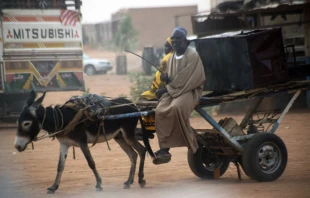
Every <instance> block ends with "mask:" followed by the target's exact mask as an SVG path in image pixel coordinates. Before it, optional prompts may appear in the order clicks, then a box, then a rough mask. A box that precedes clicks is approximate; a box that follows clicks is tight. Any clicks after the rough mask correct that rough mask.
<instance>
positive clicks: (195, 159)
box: [187, 146, 230, 179]
mask: <svg viewBox="0 0 310 198" xmlns="http://www.w3.org/2000/svg"><path fill="white" fill-rule="evenodd" d="M187 161H188V165H189V167H190V169H191V171H192V172H193V173H194V174H195V175H196V176H197V177H199V178H201V179H214V168H215V167H216V166H217V167H218V168H219V170H220V176H222V175H223V174H224V173H225V172H226V170H227V169H228V166H229V163H230V160H229V159H227V158H219V157H218V156H215V155H212V154H211V153H210V152H209V151H208V150H207V148H205V147H204V146H201V147H199V148H198V149H197V151H196V153H192V151H190V150H188V153H187Z"/></svg>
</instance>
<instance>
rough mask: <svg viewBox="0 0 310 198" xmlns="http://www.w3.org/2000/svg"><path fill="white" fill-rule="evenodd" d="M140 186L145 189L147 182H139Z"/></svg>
mask: <svg viewBox="0 0 310 198" xmlns="http://www.w3.org/2000/svg"><path fill="white" fill-rule="evenodd" d="M139 185H140V187H141V188H143V187H144V186H145V185H146V181H145V180H142V181H139Z"/></svg>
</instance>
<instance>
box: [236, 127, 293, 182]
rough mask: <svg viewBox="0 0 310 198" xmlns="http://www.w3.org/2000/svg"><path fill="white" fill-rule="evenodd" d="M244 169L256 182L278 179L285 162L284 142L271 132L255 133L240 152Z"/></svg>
mask: <svg viewBox="0 0 310 198" xmlns="http://www.w3.org/2000/svg"><path fill="white" fill-rule="evenodd" d="M242 164H243V168H244V171H245V172H246V173H247V175H248V176H249V177H251V178H252V179H254V180H256V181H258V182H269V181H274V180H276V179H278V178H279V177H280V176H281V175H282V174H283V172H284V170H285V167H286V164H287V150H286V146H285V144H284V142H283V141H282V140H281V138H280V137H278V136H277V135H275V134H272V133H264V132H261V133H257V134H255V135H254V136H253V137H251V138H250V139H249V140H248V142H247V143H246V144H245V145H244V151H243V154H242Z"/></svg>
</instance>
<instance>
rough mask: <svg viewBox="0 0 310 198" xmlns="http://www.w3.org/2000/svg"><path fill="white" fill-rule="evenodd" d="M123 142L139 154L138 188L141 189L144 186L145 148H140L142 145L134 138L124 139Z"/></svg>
mask: <svg viewBox="0 0 310 198" xmlns="http://www.w3.org/2000/svg"><path fill="white" fill-rule="evenodd" d="M125 137H126V136H125ZM125 140H126V142H127V143H128V144H129V145H130V146H132V147H133V148H134V149H135V150H136V151H137V152H138V154H139V157H140V165H139V173H138V177H139V184H140V187H142V188H143V187H144V186H145V184H146V181H145V180H144V179H143V178H144V161H145V154H146V148H145V147H144V146H142V144H140V142H138V141H137V140H136V138H135V137H134V136H133V137H132V138H126V139H125Z"/></svg>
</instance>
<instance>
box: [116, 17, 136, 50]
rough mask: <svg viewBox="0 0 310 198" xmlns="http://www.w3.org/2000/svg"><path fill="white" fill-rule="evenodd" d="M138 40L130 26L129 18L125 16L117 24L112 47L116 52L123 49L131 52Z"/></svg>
mask: <svg viewBox="0 0 310 198" xmlns="http://www.w3.org/2000/svg"><path fill="white" fill-rule="evenodd" d="M137 40H138V33H137V31H136V30H135V29H134V27H133V25H132V20H131V17H130V16H126V17H125V18H124V19H123V20H121V22H120V23H119V26H118V29H117V32H116V33H115V35H114V37H113V44H114V47H115V48H116V50H117V51H118V52H122V51H123V50H124V49H126V50H133V49H134V48H135V47H136V44H137Z"/></svg>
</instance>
